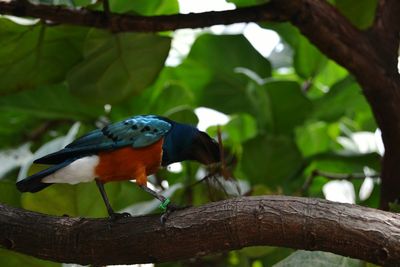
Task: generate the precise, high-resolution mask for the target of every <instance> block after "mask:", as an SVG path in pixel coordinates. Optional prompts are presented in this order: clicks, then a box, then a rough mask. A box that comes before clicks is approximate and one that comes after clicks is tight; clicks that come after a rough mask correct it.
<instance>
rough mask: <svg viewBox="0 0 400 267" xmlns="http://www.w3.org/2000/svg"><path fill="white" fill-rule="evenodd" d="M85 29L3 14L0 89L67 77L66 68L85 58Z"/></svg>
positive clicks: (3, 91)
mask: <svg viewBox="0 0 400 267" xmlns="http://www.w3.org/2000/svg"><path fill="white" fill-rule="evenodd" d="M86 32H87V31H86V30H85V29H83V28H79V27H71V26H57V27H47V26H44V25H43V24H36V25H33V26H21V25H18V24H15V23H13V22H11V21H9V20H8V19H5V18H1V19H0V47H1V49H0V58H2V61H1V63H0V76H1V77H2V78H1V80H0V93H1V94H2V95H6V94H9V93H11V92H16V91H21V90H27V89H32V88H34V87H36V86H39V85H46V84H50V83H54V82H59V81H62V80H64V78H65V75H66V73H67V71H68V70H69V69H70V68H71V67H72V66H73V65H75V64H76V63H77V62H78V61H79V60H80V59H81V58H82V55H81V49H82V44H83V40H84V37H85V35H86ZM60 51H62V52H60Z"/></svg>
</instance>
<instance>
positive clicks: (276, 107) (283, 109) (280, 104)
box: [258, 81, 312, 134]
mask: <svg viewBox="0 0 400 267" xmlns="http://www.w3.org/2000/svg"><path fill="white" fill-rule="evenodd" d="M263 88H264V90H265V93H266V95H267V98H268V102H267V103H265V104H263V105H262V107H264V108H265V107H266V106H267V105H269V108H268V107H267V109H268V111H267V112H260V113H259V115H258V116H266V122H267V128H266V130H267V132H268V133H271V132H272V133H274V134H290V133H291V132H292V131H293V130H294V128H295V127H296V126H298V125H300V124H302V123H303V121H304V120H305V119H306V118H307V117H308V115H309V114H310V112H311V110H312V104H311V102H310V101H309V100H308V99H307V98H306V97H305V96H304V94H303V93H302V91H301V88H300V86H299V84H298V83H296V82H291V81H272V82H267V83H265V84H264V86H263ZM259 99H260V98H259ZM284 114H287V115H284Z"/></svg>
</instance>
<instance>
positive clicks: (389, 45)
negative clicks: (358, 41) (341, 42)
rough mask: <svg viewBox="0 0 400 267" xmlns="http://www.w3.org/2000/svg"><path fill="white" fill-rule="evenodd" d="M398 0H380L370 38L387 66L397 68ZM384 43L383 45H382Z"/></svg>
mask: <svg viewBox="0 0 400 267" xmlns="http://www.w3.org/2000/svg"><path fill="white" fill-rule="evenodd" d="M399 14H400V1H398V0H380V1H379V2H378V7H377V11H376V16H375V21H374V24H373V26H372V29H371V38H372V39H373V41H374V42H373V44H375V45H377V46H378V47H377V49H379V50H381V51H382V52H381V54H382V56H383V57H384V59H385V61H386V62H387V64H388V65H389V66H392V68H393V69H394V70H397V57H398V49H399V41H400V16H399ZM382 44H384V45H382Z"/></svg>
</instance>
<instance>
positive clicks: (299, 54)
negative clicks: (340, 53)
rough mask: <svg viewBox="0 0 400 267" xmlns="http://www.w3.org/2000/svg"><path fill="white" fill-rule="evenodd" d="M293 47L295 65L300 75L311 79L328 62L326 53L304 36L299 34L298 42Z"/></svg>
mask: <svg viewBox="0 0 400 267" xmlns="http://www.w3.org/2000/svg"><path fill="white" fill-rule="evenodd" d="M293 48H294V58H293V65H294V68H295V70H296V72H297V74H298V75H299V76H300V77H302V78H304V79H310V78H312V77H314V76H316V75H317V74H318V73H319V72H320V71H321V70H322V69H323V68H324V67H325V65H326V63H327V58H326V57H325V55H324V54H322V53H321V52H320V51H319V50H318V48H316V47H315V46H314V45H313V44H311V43H310V41H308V39H307V38H305V37H304V36H302V35H300V36H299V39H298V41H297V44H296V46H295V47H293Z"/></svg>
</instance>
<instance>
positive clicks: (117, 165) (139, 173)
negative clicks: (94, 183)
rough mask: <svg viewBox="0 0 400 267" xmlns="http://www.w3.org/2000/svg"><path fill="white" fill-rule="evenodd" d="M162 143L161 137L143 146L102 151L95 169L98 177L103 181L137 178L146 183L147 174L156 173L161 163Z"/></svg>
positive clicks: (141, 183)
mask: <svg viewBox="0 0 400 267" xmlns="http://www.w3.org/2000/svg"><path fill="white" fill-rule="evenodd" d="M162 144H163V139H162V138H161V139H160V140H159V141H157V142H156V143H154V144H152V145H150V146H147V147H143V148H133V147H124V148H121V149H117V150H114V151H109V152H100V153H99V158H100V161H99V164H98V165H97V167H96V169H95V172H96V175H97V176H98V179H99V180H100V181H102V182H103V183H106V182H111V181H121V180H135V179H136V182H137V183H138V184H139V185H146V183H147V176H148V175H150V174H153V173H155V172H156V171H157V170H158V168H159V167H160V165H161V158H162Z"/></svg>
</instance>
